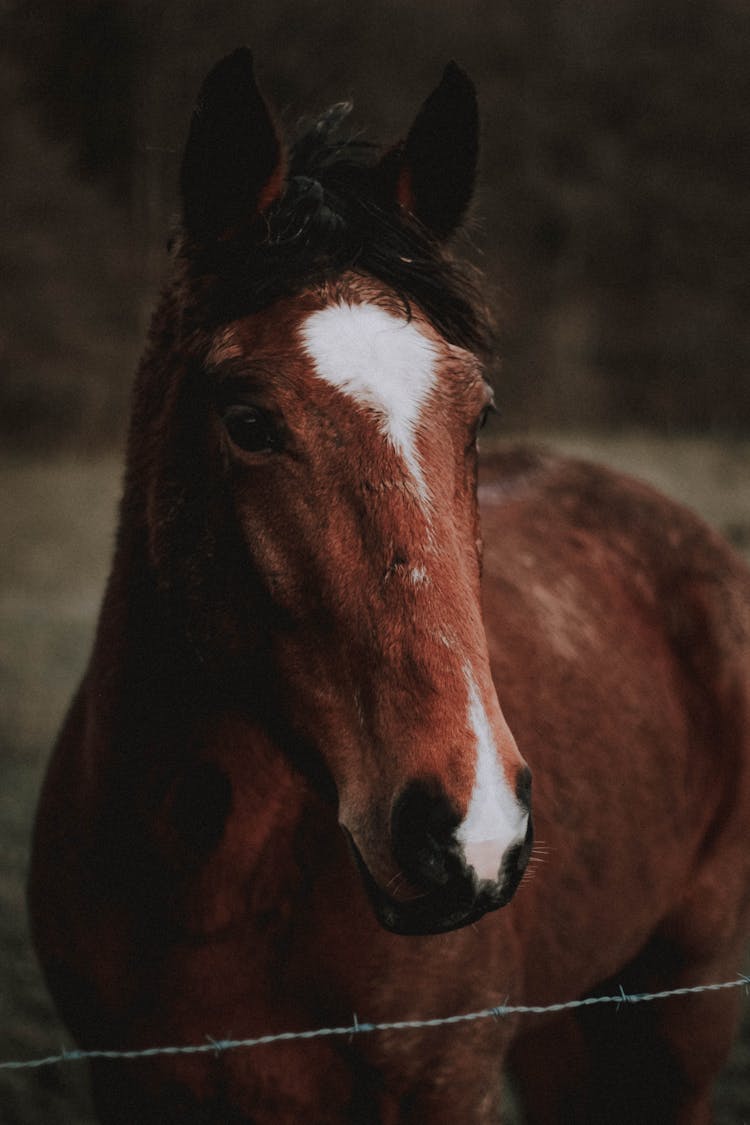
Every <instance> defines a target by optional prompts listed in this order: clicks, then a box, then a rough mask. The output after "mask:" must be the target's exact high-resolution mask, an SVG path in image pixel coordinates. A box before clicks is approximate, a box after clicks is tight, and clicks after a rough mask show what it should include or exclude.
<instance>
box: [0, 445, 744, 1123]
mask: <svg viewBox="0 0 750 1125" xmlns="http://www.w3.org/2000/svg"><path fill="white" fill-rule="evenodd" d="M545 440H546V441H547V442H549V444H553V445H556V446H558V447H562V448H567V449H568V450H570V451H573V452H575V453H577V454H583V455H586V456H591V457H595V458H597V459H599V460H603V461H606V462H608V463H610V464H612V465H614V466H616V467H618V468H622V469H626V470H627V471H629V472H632V473H635V474H636V475H638V476H642V477H644V478H646V479H648V480H651V481H652V482H654V483H655V484H657V485H658V486H659V487H660V488H662V489H663V490H664V491H666V492H668V493H670V494H671V495H673V496H676V497H677V498H678V499H681V500H683V501H686V502H687V503H689V504H691V505H692V506H693V507H694V508H696V509H697V510H698V511H699V512H701V514H702V515H703V516H704V517H705V518H706V519H708V520H709V521H710V522H712V523H713V524H715V525H716V526H717V527H719V528H720V529H721V530H723V531H724V532H725V533H726V534H727V535H728V536H729V537H730V538H731V539H732V540H733V541H734V542H735V544H736V545H737V546H738V547H739V548H740V550H742V551H744V552H745V554H746V556H747V557H748V558H750V442H735V443H721V442H718V441H711V440H709V439H695V440H687V439H684V440H682V439H680V440H677V439H675V440H669V441H667V440H657V439H654V438H650V437H646V436H638V435H628V436H625V437H617V438H609V439H605V438H588V437H584V436H579V437H575V438H571V437H570V436H567V437H564V438H562V437H558V438H555V436H554V435H553V436H552V437H549V436H548V437H546V438H545ZM119 481H120V459H119V457H118V456H116V455H114V454H112V455H108V456H103V457H99V458H97V459H90V460H86V461H81V460H75V459H73V458H72V457H68V458H58V459H55V460H39V461H31V460H28V459H20V458H19V459H15V460H5V461H3V462H0V489H1V490H2V495H3V498H4V504H3V505H2V508H0V541H1V542H2V543H3V553H2V556H0V560H1V561H0V755H2V766H3V769H2V778H3V783H2V786H0V1061H3V1060H7V1059H22V1058H34V1057H38V1056H42V1055H46V1054H50V1053H56V1052H58V1051H59V1050H60V1048H61V1047H62V1046H64V1045H68V1046H70V1045H71V1044H70V1040H69V1039H68V1037H67V1035H66V1033H65V1031H64V1030H63V1028H62V1027H61V1025H60V1024H59V1023H58V1021H57V1020H56V1018H55V1016H54V1013H53V1010H52V1007H51V1004H50V1001H49V1000H48V998H47V995H46V992H45V989H44V986H43V984H42V981H41V977H40V975H39V971H38V969H37V967H36V963H35V960H34V955H33V953H32V950H31V946H30V942H29V937H28V930H27V923H26V915H25V903H24V880H25V871H26V866H27V858H28V847H29V836H30V832H31V825H32V819H33V810H34V805H35V801H36V795H37V792H38V789H39V785H40V782H41V777H42V771H43V768H44V763H45V760H46V758H47V755H48V753H49V748H50V745H51V743H52V740H53V738H54V735H55V732H56V730H57V728H58V727H59V725H60V722H61V720H62V716H63V713H64V711H65V708H66V706H67V703H68V700H69V698H70V695H71V693H72V691H73V689H74V687H75V684H76V682H77V680H78V678H79V676H80V674H81V671H82V669H83V666H84V663H85V660H86V657H87V654H88V650H89V646H90V643H91V636H92V629H93V626H94V622H95V618H96V612H97V608H98V604H99V600H100V597H101V592H102V589H103V585H104V581H105V579H106V574H107V569H108V565H109V558H110V554H111V548H112V540H113V533H114V520H115V506H116V500H117V496H118V493H119ZM674 1002H675V1003H679V1002H680V1001H679V1000H675V1001H674ZM448 1014H450V1013H446V1015H448ZM398 1016H399V1013H398V1012H394V1013H393V1017H394V1018H396V1019H397V1018H398ZM206 1030H207V1032H210V1029H206ZM123 1065H127V1063H124V1064H123ZM93 1120H94V1119H93V1116H92V1114H91V1109H90V1104H89V1101H88V1096H87V1091H86V1072H85V1069H84V1067H83V1065H82V1064H80V1063H69V1064H66V1065H57V1066H54V1067H50V1068H44V1069H40V1070H33V1071H2V1070H0V1121H1V1122H2V1123H3V1125H41V1123H44V1125H93ZM748 1121H750V1002H748V1001H746V1003H745V1020H744V1024H743V1028H742V1033H741V1037H740V1039H739V1041H738V1044H737V1047H736V1049H735V1052H734V1054H733V1056H732V1059H731V1061H730V1063H729V1066H728V1067H727V1069H726V1071H725V1073H724V1075H723V1077H722V1080H721V1083H720V1085H719V1089H718V1093H717V1125H742V1123H743V1122H745V1123H746V1122H748Z"/></svg>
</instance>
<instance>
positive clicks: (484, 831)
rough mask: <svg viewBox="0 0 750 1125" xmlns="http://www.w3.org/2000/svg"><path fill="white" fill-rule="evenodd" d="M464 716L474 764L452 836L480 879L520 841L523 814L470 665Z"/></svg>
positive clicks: (490, 873)
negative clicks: (464, 810) (471, 738)
mask: <svg viewBox="0 0 750 1125" xmlns="http://www.w3.org/2000/svg"><path fill="white" fill-rule="evenodd" d="M464 672H465V675H466V684H467V688H468V695H469V700H468V720H469V726H470V728H471V730H472V731H473V732H474V737H475V739H476V751H477V764H476V773H475V775H474V787H473V789H472V793H471V799H470V801H469V808H468V810H467V813H466V817H465V818H464V820H463V822H462V823H461V825H460V826H459V828H458V830H457V832H456V837H457V839H458V841H459V843H461V844H462V845H463V848H464V854H465V855H466V861H467V863H470V864H471V866H472V867H473V868H474V870H475V871H476V873H477V875H478V876H479V878H480V879H493V880H496V879H497V877H498V873H499V871H500V867H501V864H502V859H503V856H504V854H505V852H506V851H507V850H508V848H510V847H512V846H513V845H514V844H520V843H521V842H522V841H523V838H524V835H525V832H526V821H527V815H526V813H525V811H524V810H523V809H522V808H521V806H520V805H519V803H518V801H517V799H516V796H515V794H514V793H512V792H511V790H510V787H509V786H508V782H507V780H506V777H505V774H504V772H503V769H502V766H501V765H500V761H499V759H498V755H497V749H496V747H495V740H494V738H493V736H492V728H491V727H490V722H489V719H488V718H487V712H486V711H485V709H484V706H483V704H482V700H481V699H480V697H479V689H478V687H477V682H476V680H475V679H474V676H473V674H472V671H471V669H470V668H469V667H468V666H467V667H466V668H465V669H464Z"/></svg>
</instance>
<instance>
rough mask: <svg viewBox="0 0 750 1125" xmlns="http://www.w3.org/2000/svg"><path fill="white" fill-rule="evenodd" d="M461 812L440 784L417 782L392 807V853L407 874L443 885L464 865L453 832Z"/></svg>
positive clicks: (433, 884) (431, 883)
mask: <svg viewBox="0 0 750 1125" xmlns="http://www.w3.org/2000/svg"><path fill="white" fill-rule="evenodd" d="M460 819H461V818H460V815H459V814H458V812H457V811H456V809H455V808H454V807H453V806H452V805H451V803H450V801H449V800H448V798H447V797H446V795H445V794H444V793H443V791H442V788H441V787H440V785H439V784H438V783H429V782H424V781H415V782H412V783H411V784H410V785H408V786H407V787H406V789H404V791H403V792H402V793H401V794H400V796H399V797H398V798H397V800H396V802H395V803H394V806H393V812H392V815H391V839H392V841H393V853H394V856H395V858H396V861H397V863H398V864H399V866H400V868H401V870H402V871H403V872H404V874H405V875H406V876H407V877H408V878H409V879H410V880H411V881H413V882H415V883H417V884H418V885H422V886H425V885H427V886H442V885H444V884H445V883H447V882H448V881H449V880H450V879H451V878H452V877H453V876H454V875H456V874H457V873H458V872H459V871H460V870H461V867H462V863H461V859H460V856H459V854H458V849H457V848H456V846H455V842H454V832H455V829H456V828H457V826H458V824H459V823H460Z"/></svg>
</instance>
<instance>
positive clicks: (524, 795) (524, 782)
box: [516, 766, 531, 812]
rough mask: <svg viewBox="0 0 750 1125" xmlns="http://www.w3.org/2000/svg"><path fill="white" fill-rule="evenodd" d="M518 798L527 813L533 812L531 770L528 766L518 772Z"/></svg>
mask: <svg viewBox="0 0 750 1125" xmlns="http://www.w3.org/2000/svg"><path fill="white" fill-rule="evenodd" d="M516 797H517V798H518V803H519V804H520V805H522V806H523V807H524V809H525V810H526V812H530V811H531V770H530V769H529V767H528V766H524V767H523V769H520V770H519V771H518V777H517V778H516Z"/></svg>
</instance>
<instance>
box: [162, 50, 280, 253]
mask: <svg viewBox="0 0 750 1125" xmlns="http://www.w3.org/2000/svg"><path fill="white" fill-rule="evenodd" d="M283 183H284V155H283V151H282V146H281V141H280V139H279V136H278V133H277V132H276V128H275V126H274V123H273V120H272V118H271V114H270V113H269V110H268V106H267V105H266V103H265V101H264V100H263V97H262V95H261V93H260V90H259V89H258V87H257V84H256V82H255V74H254V71H253V57H252V54H251V53H250V51H249V50H248V49H247V48H246V47H241V48H240V49H239V50H237V51H234V52H233V53H232V54H231V55H227V57H226V58H224V59H222V60H221V62H219V63H217V64H216V66H215V67H214V68H213V70H212V71H211V72H210V74H209V75H208V77H207V78H206V80H205V82H204V83H203V86H202V88H201V92H200V94H199V97H198V104H197V105H196V107H195V111H194V113H193V117H192V121H191V123H190V133H189V135H188V140H187V145H186V147H185V155H184V156H183V158H182V171H181V175H180V188H181V192H182V218H183V224H184V227H185V230H186V232H187V233H188V234H189V235H190V236H191V237H192V238H193V239H194V240H195V241H197V242H199V243H205V242H212V241H216V240H219V239H224V238H229V237H230V236H231V235H232V234H234V233H236V232H237V231H239V230H241V229H242V228H243V227H246V226H248V225H249V224H250V223H251V222H252V221H253V219H255V218H256V217H257V216H258V215H259V214H261V213H262V212H263V211H265V210H266V208H267V207H269V206H270V205H271V204H272V203H273V202H274V200H275V199H277V198H278V196H279V195H280V194H281V191H282V188H283Z"/></svg>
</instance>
